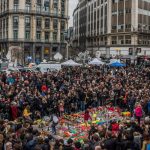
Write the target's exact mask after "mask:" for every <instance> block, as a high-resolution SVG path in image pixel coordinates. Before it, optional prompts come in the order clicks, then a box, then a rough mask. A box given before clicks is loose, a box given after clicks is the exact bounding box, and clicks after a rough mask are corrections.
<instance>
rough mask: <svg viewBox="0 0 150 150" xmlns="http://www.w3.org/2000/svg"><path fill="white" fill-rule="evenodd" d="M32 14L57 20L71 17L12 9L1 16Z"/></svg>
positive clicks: (0, 14)
mask: <svg viewBox="0 0 150 150" xmlns="http://www.w3.org/2000/svg"><path fill="white" fill-rule="evenodd" d="M13 13H14V14H21V13H23V14H31V15H39V16H49V17H57V18H65V19H69V16H66V15H64V14H58V13H50V12H46V11H40V12H39V11H37V10H26V9H17V10H16V9H10V10H7V11H4V12H1V13H0V16H3V15H6V14H13Z"/></svg>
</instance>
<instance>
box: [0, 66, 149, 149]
mask: <svg viewBox="0 0 150 150" xmlns="http://www.w3.org/2000/svg"><path fill="white" fill-rule="evenodd" d="M109 104H111V105H112V106H114V107H115V106H117V107H119V108H120V109H122V110H124V111H127V110H128V111H130V112H131V114H132V117H131V119H130V120H129V121H128V123H127V122H124V126H122V125H120V124H119V123H118V122H117V123H116V124H118V128H117V129H116V131H115V132H113V129H112V128H113V127H112V124H111V123H110V125H109V128H107V127H106V126H105V125H103V126H96V125H91V129H90V130H89V131H87V132H88V133H89V137H87V139H85V141H84V144H83V143H81V142H74V141H73V140H72V139H69V140H68V141H67V143H66V142H64V141H63V139H61V140H60V139H59V140H58V139H54V137H53V136H52V135H53V134H57V128H56V126H57V124H59V117H62V116H63V115H64V114H71V113H76V112H81V111H83V112H84V111H85V112H86V113H87V110H88V109H89V108H94V107H98V106H106V105H109ZM149 115H150V69H149V68H146V67H138V66H130V67H124V68H110V67H108V66H100V67H99V66H88V67H73V68H71V67H69V68H63V69H62V70H60V71H58V72H54V71H53V72H48V73H44V74H42V73H40V72H35V73H34V72H12V73H11V74H9V75H7V74H6V73H0V149H2V150H50V149H54V150H59V149H60V150H61V149H62V150H103V149H104V150H105V149H106V150H140V149H142V150H148V149H150V146H149V144H150V119H149ZM44 116H49V117H51V120H50V121H51V122H52V125H51V127H52V133H51V132H50V133H49V135H48V136H47V137H46V138H45V139H41V138H39V135H40V132H39V131H38V130H37V129H34V128H33V126H32V125H33V122H34V120H37V119H41V118H43V117H44ZM88 118H90V116H88ZM87 120H88V119H87ZM51 143H54V144H51Z"/></svg>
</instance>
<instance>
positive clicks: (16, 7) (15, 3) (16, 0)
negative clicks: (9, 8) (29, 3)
mask: <svg viewBox="0 0 150 150" xmlns="http://www.w3.org/2000/svg"><path fill="white" fill-rule="evenodd" d="M18 7H19V0H14V10H15V11H17V10H18Z"/></svg>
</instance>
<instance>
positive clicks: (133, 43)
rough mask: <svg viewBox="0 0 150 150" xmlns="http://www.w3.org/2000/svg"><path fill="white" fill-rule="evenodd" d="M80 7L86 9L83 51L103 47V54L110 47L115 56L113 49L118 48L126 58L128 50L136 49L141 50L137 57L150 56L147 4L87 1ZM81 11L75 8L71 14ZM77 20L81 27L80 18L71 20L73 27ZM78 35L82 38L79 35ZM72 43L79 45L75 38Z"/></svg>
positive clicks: (143, 1)
mask: <svg viewBox="0 0 150 150" xmlns="http://www.w3.org/2000/svg"><path fill="white" fill-rule="evenodd" d="M80 3H81V1H79V4H80ZM82 7H84V8H85V7H86V8H87V14H86V15H85V17H86V19H87V23H86V33H85V34H86V37H85V38H86V49H88V50H90V51H92V50H94V49H101V48H102V53H103V49H104V48H105V49H106V48H107V47H109V48H110V53H114V54H116V55H117V54H118V52H115V51H116V50H114V49H115V47H117V48H119V49H121V52H120V53H121V54H123V55H128V54H129V50H130V48H133V47H137V48H141V50H142V52H141V54H140V55H142V54H144V53H146V54H147V55H148V54H149V47H150V21H149V20H150V11H149V10H150V1H147V0H121V1H119V0H118V1H115V0H89V1H87V4H86V5H84V6H82ZM80 11H81V8H79V9H76V10H75V12H74V14H77V13H79V12H80ZM79 17H80V16H79ZM82 20H83V19H82ZM77 21H79V28H80V26H81V23H80V18H79V19H78V20H77V19H74V22H75V23H74V24H76V22H77ZM83 34H84V33H82V35H83ZM78 36H79V39H82V36H81V33H80V32H79V33H78ZM79 41H80V40H79ZM75 42H76V43H77V42H78V41H77V39H76V40H75ZM146 47H147V48H146ZM94 51H95V50H94ZM144 51H146V52H144Z"/></svg>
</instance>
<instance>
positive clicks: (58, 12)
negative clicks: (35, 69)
mask: <svg viewBox="0 0 150 150" xmlns="http://www.w3.org/2000/svg"><path fill="white" fill-rule="evenodd" d="M68 19H69V18H68V0H0V50H1V51H3V53H5V54H6V53H7V51H8V50H9V48H10V47H12V46H19V47H21V48H22V50H23V51H22V52H23V56H24V62H28V58H30V59H32V62H41V61H42V60H43V59H47V60H50V59H52V57H53V55H54V54H55V53H56V52H58V51H59V52H60V53H62V54H64V55H65V50H66V44H65V38H64V36H65V33H66V31H67V29H68Z"/></svg>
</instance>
